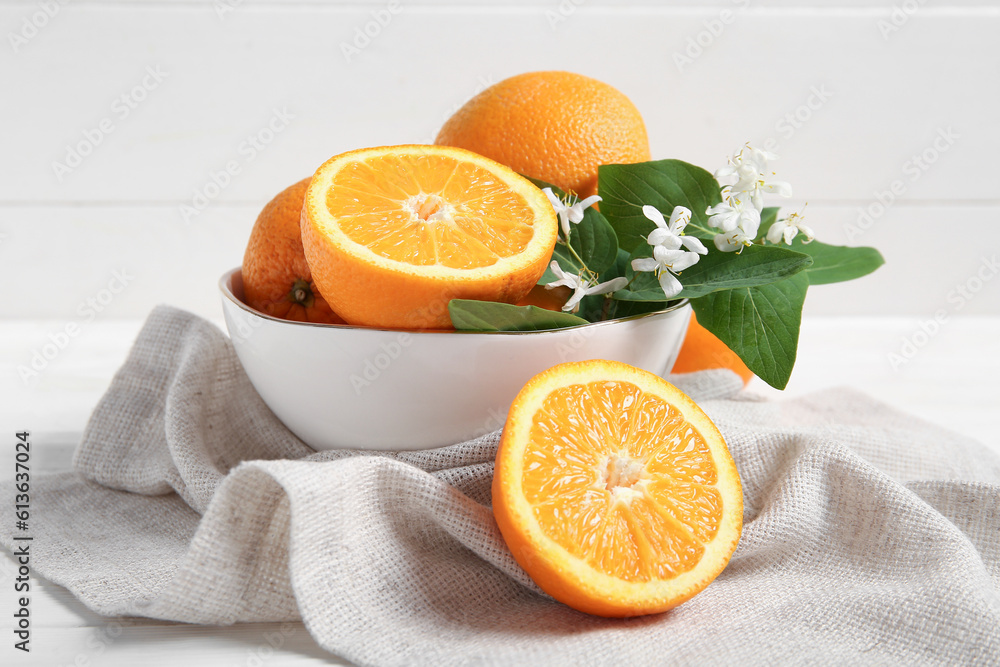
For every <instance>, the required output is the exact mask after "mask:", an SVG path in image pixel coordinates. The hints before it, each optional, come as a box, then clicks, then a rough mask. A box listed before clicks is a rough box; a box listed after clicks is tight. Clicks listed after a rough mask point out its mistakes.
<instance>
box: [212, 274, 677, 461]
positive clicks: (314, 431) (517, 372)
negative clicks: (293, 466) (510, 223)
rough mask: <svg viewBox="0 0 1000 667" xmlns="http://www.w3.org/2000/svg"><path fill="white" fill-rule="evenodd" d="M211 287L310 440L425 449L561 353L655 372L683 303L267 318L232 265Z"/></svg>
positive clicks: (261, 379)
mask: <svg viewBox="0 0 1000 667" xmlns="http://www.w3.org/2000/svg"><path fill="white" fill-rule="evenodd" d="M219 287H220V288H221V289H222V307H223V312H224V314H225V318H226V326H227V327H228V329H229V335H230V337H231V338H232V341H233V346H234V347H235V348H236V354H237V355H238V356H239V359H240V362H241V363H242V364H243V368H244V369H245V370H246V372H247V375H248V376H249V377H250V381H251V382H252V383H253V386H254V387H255V388H256V389H257V391H258V392H259V393H260V395H261V397H262V398H263V399H264V402H265V403H267V405H268V406H269V407H270V408H271V410H273V411H274V413H275V414H276V415H277V416H278V418H279V419H281V421H282V422H284V423H285V425H286V426H287V427H288V428H289V429H291V430H292V432H294V433H295V434H296V435H297V436H299V437H300V438H301V439H302V440H303V441H304V442H306V443H307V444H308V445H310V446H311V447H313V448H314V449H318V450H323V449H380V450H402V449H426V448H432V447H442V446H444V445H451V444H454V443H458V442H463V441H465V440H469V439H470V438H474V437H476V436H480V435H483V434H485V433H489V432H490V431H493V430H495V429H498V428H500V427H502V426H503V423H504V419H505V417H506V414H507V409H508V408H509V407H510V403H511V401H513V400H514V397H515V396H516V395H517V392H518V391H520V389H521V387H523V386H524V384H525V383H526V382H527V381H528V380H529V379H530V378H531V377H533V376H534V375H536V374H537V373H540V372H541V371H543V370H545V369H547V368H550V367H552V366H554V365H556V364H558V363H562V362H564V361H582V360H585V359H612V360H616V361H621V362H624V363H627V364H632V365H633V366H638V367H639V368H643V369H645V370H648V371H650V372H653V373H656V374H658V375H663V374H665V373H666V372H668V371H669V370H670V369H671V367H672V366H673V364H674V360H675V359H676V358H677V352H678V350H679V349H680V345H681V342H682V341H683V340H684V333H685V331H687V325H688V320H689V318H690V314H691V307H690V306H689V305H688V303H687V301H684V302H682V303H680V304H678V305H677V306H674V307H673V308H670V309H669V310H664V311H659V312H656V313H650V314H647V315H639V316H635V317H630V318H628V319H621V320H614V321H610V322H597V323H594V324H588V325H584V326H579V327H574V328H571V329H559V330H555V331H537V332H534V331H533V332H500V333H475V332H459V331H456V332H418V331H397V330H390V329H371V328H365V327H354V326H347V325H332V324H307V323H301V322H289V321H287V320H281V319H277V318H274V317H269V316H267V315H264V314H262V313H260V312H257V311H256V310H253V309H252V308H250V307H249V306H247V305H246V304H245V303H243V279H242V276H241V274H240V270H239V269H233V270H232V271H229V272H228V273H226V274H225V275H223V276H222V279H221V280H220V281H219Z"/></svg>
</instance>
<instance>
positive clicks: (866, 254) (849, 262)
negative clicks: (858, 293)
mask: <svg viewBox="0 0 1000 667" xmlns="http://www.w3.org/2000/svg"><path fill="white" fill-rule="evenodd" d="M791 247H792V248H794V249H795V250H796V251H797V252H801V253H804V254H806V255H809V256H810V257H812V260H813V263H812V266H810V267H808V268H807V269H806V275H807V276H808V277H809V284H810V285H826V284H828V283H841V282H844V281H845V280H854V279H855V278H860V277H861V276H867V275H868V274H869V273H871V272H872V271H874V270H875V269H877V268H878V267H880V266H882V265H883V264H885V258H884V257H882V253H880V252H879V251H878V250H876V249H875V248H867V247H860V248H852V247H850V246H843V245H828V244H826V243H820V242H819V241H812V242H810V243H802V242H801V241H799V239H798V238H796V239H795V240H794V241H792V246H791Z"/></svg>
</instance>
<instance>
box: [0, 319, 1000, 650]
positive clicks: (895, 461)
mask: <svg viewBox="0 0 1000 667" xmlns="http://www.w3.org/2000/svg"><path fill="white" fill-rule="evenodd" d="M672 379H673V380H675V381H676V382H677V383H678V384H679V385H680V386H681V387H682V388H683V389H685V390H686V391H687V392H688V393H690V394H691V395H692V396H693V397H694V398H695V399H696V400H697V401H698V402H699V403H700V404H701V405H702V407H703V408H704V409H705V410H706V412H708V414H709V415H710V416H711V417H712V419H713V420H715V423H716V424H718V426H719V428H720V429H721V430H722V433H723V434H724V435H725V437H726V440H727V442H728V443H729V448H730V450H731V451H732V453H733V456H734V457H735V459H736V464H737V466H738V467H739V471H740V475H741V476H742V479H743V485H744V487H743V491H744V496H745V508H746V509H745V516H744V521H745V525H744V529H743V536H742V539H741V541H740V544H739V548H738V549H737V551H736V554H735V555H734V556H733V559H732V561H731V562H730V564H729V567H728V568H727V569H726V570H725V571H724V572H723V573H722V574H721V575H720V576H719V578H718V579H716V580H715V582H714V583H712V584H711V585H710V586H709V587H708V588H707V589H706V590H705V591H704V592H702V593H701V594H699V595H698V596H697V597H695V598H694V599H692V600H690V601H689V602H687V603H685V604H683V605H681V606H680V607H678V608H676V609H674V610H672V611H670V612H668V613H666V614H661V615H656V616H647V617H638V618H631V619H604V618H597V617H593V616H588V615H586V614H582V613H579V612H576V611H574V610H572V609H570V608H568V607H565V606H563V605H562V604H559V603H557V602H554V601H553V600H551V599H550V598H548V597H546V596H544V595H542V594H541V593H540V592H539V590H538V589H537V588H536V587H535V586H534V584H533V583H532V582H531V580H530V579H528V578H527V577H526V576H525V574H524V573H523V572H522V571H521V569H520V568H519V567H518V566H517V564H516V563H515V562H514V560H513V559H512V557H511V555H510V553H509V552H508V551H507V549H506V547H505V546H504V543H503V540H502V539H501V537H500V534H499V532H498V530H497V528H496V525H495V524H494V522H493V517H492V514H491V512H490V482H491V475H492V470H493V457H494V454H495V450H496V443H497V439H498V437H499V433H493V434H490V435H487V436H484V437H482V438H480V439H478V440H474V441H471V442H466V443H462V444H456V445H454V446H451V447H447V448H444V449H438V450H433V451H422V452H411V453H399V454H378V453H372V452H325V453H319V454H317V453H315V452H313V451H312V450H310V449H309V448H308V447H307V446H305V445H304V444H303V443H302V442H301V441H299V440H298V439H297V438H296V437H295V436H293V435H292V434H291V433H290V432H289V431H288V430H287V429H286V428H285V427H284V426H283V425H282V424H281V422H279V421H278V419H277V418H276V417H274V415H273V414H272V413H271V412H270V411H269V410H268V409H267V407H266V406H265V405H264V404H263V402H262V401H261V399H260V398H259V397H258V395H257V394H256V393H255V391H254V390H253V388H252V387H251V385H250V383H249V381H248V380H247V378H246V376H245V375H244V373H243V370H242V368H241V367H240V364H239V362H238V360H237V359H236V356H235V354H234V353H233V349H232V347H231V345H230V343H229V340H228V338H226V336H225V335H224V334H223V333H222V332H220V331H219V330H218V329H217V328H216V327H214V326H213V325H212V324H210V323H208V322H206V321H204V320H201V319H199V318H197V317H195V316H193V315H190V314H187V313H184V312H182V311H179V310H175V309H172V308H166V307H160V308H158V309H157V310H155V311H154V312H153V313H152V315H151V316H150V318H149V320H148V322H147V324H146V326H145V328H144V329H143V330H142V333H141V334H140V335H139V337H138V340H137V341H136V343H135V346H134V348H133V349H132V351H131V354H130V356H129V357H128V360H127V361H126V362H125V365H124V366H123V367H122V368H121V370H120V371H119V372H118V374H117V375H116V376H115V378H114V381H113V382H112V384H111V387H110V389H109V390H108V392H107V394H106V395H105V396H104V398H103V399H102V400H101V402H100V404H99V405H98V407H97V409H96V411H95V412H94V415H93V417H92V418H91V421H90V423H89V425H88V427H87V430H86V432H85V434H84V437H83V442H82V444H81V445H80V448H79V450H78V452H77V455H76V460H75V468H76V471H75V472H70V473H65V474H58V475H52V476H49V477H43V478H38V479H36V480H35V481H34V482H33V493H32V522H31V533H32V535H33V536H34V541H33V542H32V551H33V560H32V566H33V567H34V569H35V572H36V573H38V574H40V575H41V576H44V577H46V578H48V579H51V580H52V581H54V582H57V583H59V584H62V585H63V586H65V587H67V588H68V589H69V590H70V591H72V592H73V593H74V594H75V595H76V596H77V597H78V598H79V599H80V600H81V601H82V602H83V603H84V604H86V605H87V606H88V607H90V608H91V609H93V610H94V611H96V612H98V613H101V614H108V615H137V616H148V617H152V618H159V619H170V620H175V621H184V622H188V623H204V624H217V625H226V624H230V623H239V622H247V621H279V620H292V619H300V618H301V619H302V621H304V623H305V625H306V627H307V628H308V630H309V632H310V633H311V634H312V636H313V637H314V638H315V639H316V641H317V642H319V644H320V645H322V646H323V647H324V648H326V649H327V650H329V651H331V652H332V653H334V654H336V655H338V656H341V657H343V658H346V659H348V660H351V661H354V662H356V663H358V664H362V665H457V664H463V665H464V664H516V665H527V664H551V665H603V664H608V665H611V664H614V665H625V664H635V665H647V664H690V665H736V664H738V665H757V664H760V665H765V664H766V665H771V664H794V665H797V664H829V665H843V664H865V665H875V664H900V665H916V664H965V665H973V664H976V665H980V664H994V665H995V664H1000V595H998V584H1000V460H998V457H997V456H995V455H993V454H991V453H990V452H989V451H988V450H987V449H986V448H985V447H983V446H981V445H979V444H977V443H975V442H972V441H969V440H967V439H965V438H963V437H961V436H958V435H955V434H953V433H950V432H948V431H945V430H943V429H940V428H938V427H935V426H932V425H930V424H927V423H925V422H922V421H920V420H919V419H916V418H914V417H911V416H908V415H904V414H900V413H898V412H896V411H894V410H892V409H890V408H888V407H886V406H884V405H881V404H879V403H876V402H875V401H873V400H871V399H870V398H867V397H865V396H863V395H860V394H857V393H854V392H852V391H846V390H833V391H826V392H823V393H819V394H815V395H812V396H808V397H806V398H800V399H796V400H786V401H779V402H770V401H764V400H760V399H758V398H754V397H753V396H752V395H750V394H748V393H747V392H743V391H742V390H741V389H742V387H741V384H740V382H739V380H738V379H737V378H736V376H735V375H733V374H731V373H728V372H725V371H716V372H706V373H697V374H692V375H688V376H674V377H673V378H672ZM483 381H484V382H485V381H488V378H484V379H483ZM386 410H387V411H391V410H392V406H386ZM331 428H335V425H332V426H331ZM13 495H14V491H13V489H12V488H11V487H10V485H9V484H7V485H4V486H3V488H2V489H0V498H7V499H8V502H7V503H5V504H4V510H3V512H4V513H9V512H10V511H11V510H10V509H8V508H10V507H11V502H9V499H11V498H12V497H13ZM13 524H14V520H13V517H12V516H5V517H4V519H3V520H2V522H0V541H2V542H3V544H4V545H6V546H7V547H8V548H10V547H11V544H12V541H11V528H12V526H13Z"/></svg>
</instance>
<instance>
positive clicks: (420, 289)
mask: <svg viewBox="0 0 1000 667" xmlns="http://www.w3.org/2000/svg"><path fill="white" fill-rule="evenodd" d="M384 148H386V149H390V150H392V149H399V150H406V149H408V148H421V147H408V146H400V147H384ZM431 148H434V149H437V147H431ZM371 150H381V149H359V150H357V151H350V152H348V153H345V154H343V155H340V156H335V157H334V158H331V159H330V160H329V161H328V162H327V164H330V163H332V162H334V161H335V160H338V159H342V158H349V157H351V156H354V155H364V154H367V153H369V152H370V151H371ZM444 150H451V149H444ZM470 157H472V158H474V159H477V160H482V157H481V156H478V155H476V156H472V155H470ZM325 166H326V165H324V166H322V167H320V170H319V171H322V170H323V169H324V168H325ZM495 167H496V168H498V169H502V170H503V171H505V172H506V171H507V169H506V168H504V167H503V166H502V165H499V164H497V165H495ZM319 171H317V173H319ZM510 176H511V177H512V178H513V179H515V180H516V181H518V182H519V183H520V184H521V185H523V186H525V187H527V188H530V191H531V192H533V193H537V194H538V195H540V196H541V197H544V195H541V193H540V191H538V190H537V188H535V187H534V186H533V185H532V184H531V183H530V182H529V181H527V180H526V179H523V178H522V177H520V176H519V175H517V174H513V173H511V174H510ZM314 189H315V188H314ZM327 196H328V195H327V193H325V192H323V193H316V194H315V197H314V194H313V193H312V191H310V193H309V195H308V196H307V198H306V201H305V203H304V205H303V209H302V213H301V233H302V243H303V246H304V249H305V256H306V257H307V258H308V260H309V266H310V267H311V269H312V275H313V279H314V280H315V284H316V286H317V287H318V289H319V292H320V293H322V294H325V295H326V296H327V299H328V301H330V302H331V303H332V304H333V307H334V308H335V309H336V311H337V312H338V313H340V314H341V315H342V316H343V317H344V319H345V320H346V321H347V322H348V323H349V324H352V325H357V326H367V327H376V328H387V329H418V330H454V327H453V325H452V322H451V316H450V314H449V312H448V302H449V301H450V300H451V299H475V300H480V301H497V302H501V303H510V304H515V303H517V302H518V301H519V300H520V299H521V298H522V297H523V296H524V295H525V294H527V293H528V292H530V291H531V289H532V287H533V286H534V285H535V284H536V283H537V282H538V279H539V278H541V276H542V274H544V273H545V269H546V267H547V266H548V263H549V261H550V259H551V255H552V248H553V247H554V246H555V241H556V234H557V231H556V230H557V225H558V223H557V221H556V216H555V213H554V211H552V208H551V206H550V205H548V203H547V201H546V203H545V208H544V219H540V220H538V221H536V224H537V225H538V229H539V231H538V234H540V237H539V238H542V239H547V241H540V243H544V244H545V247H544V248H541V249H540V250H537V251H536V252H537V257H535V258H533V259H530V261H529V260H528V257H527V256H525V265H524V266H522V267H521V268H520V269H518V270H516V271H513V272H510V273H507V274H505V275H500V276H493V277H489V278H477V277H467V276H462V275H454V276H450V277H441V276H427V275H417V274H414V273H408V272H405V271H396V272H393V271H386V270H384V269H381V268H377V267H376V268H373V265H372V264H371V263H370V262H369V261H368V260H366V259H365V258H363V257H361V256H359V255H358V254H356V253H351V252H345V251H344V250H343V249H342V248H340V247H338V246H337V244H336V243H335V242H334V241H332V240H331V239H330V238H329V237H328V236H327V235H326V234H324V233H323V232H322V231H320V230H319V229H318V228H317V223H316V219H318V217H319V214H318V213H316V212H313V211H312V209H311V207H316V208H319V207H322V206H324V205H325V204H324V202H325V201H326V197H327ZM539 201H541V200H539ZM550 212H551V214H550Z"/></svg>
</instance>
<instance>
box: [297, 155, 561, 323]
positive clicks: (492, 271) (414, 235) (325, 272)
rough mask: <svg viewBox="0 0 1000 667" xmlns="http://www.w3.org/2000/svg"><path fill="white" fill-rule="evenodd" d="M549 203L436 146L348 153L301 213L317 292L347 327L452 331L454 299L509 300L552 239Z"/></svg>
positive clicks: (315, 184) (515, 178)
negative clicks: (450, 307) (450, 311)
mask: <svg viewBox="0 0 1000 667" xmlns="http://www.w3.org/2000/svg"><path fill="white" fill-rule="evenodd" d="M556 228H557V223H556V217H555V212H554V211H553V210H552V206H551V205H550V204H549V203H548V200H547V199H546V197H545V195H544V194H542V192H541V191H540V190H539V189H538V188H536V187H535V186H534V185H533V184H531V182H530V181H528V180H527V179H525V178H523V177H521V176H519V175H518V174H516V173H514V172H513V171H511V170H510V169H508V168H506V167H504V166H502V165H500V164H497V163H496V162H493V161H492V160H489V159H487V158H484V157H482V156H480V155H477V154H475V153H471V152H469V151H465V150H462V149H457V148H448V147H444V146H388V147H382V148H369V149H363V150H359V151H352V152H350V153H345V154H343V155H339V156H337V157H334V158H332V159H330V160H328V161H327V162H326V163H325V164H324V165H323V166H321V167H320V168H319V170H318V171H317V172H316V174H315V175H314V176H313V180H312V183H311V184H310V187H309V190H308V192H307V193H306V201H305V205H304V207H303V212H302V239H303V245H304V248H305V252H306V258H307V259H308V261H309V266H310V267H311V268H312V273H313V275H314V276H315V280H316V284H317V285H318V287H319V290H320V292H321V293H322V294H323V295H324V297H325V298H326V299H327V300H328V301H329V302H330V303H331V304H335V305H334V308H335V309H336V310H337V312H338V313H340V314H341V315H342V316H343V317H344V319H346V320H347V321H348V322H350V323H351V324H362V325H369V326H383V327H402V328H450V326H451V320H450V318H449V317H448V311H447V305H448V301H449V300H450V299H453V298H465V299H480V300H486V301H503V302H506V303H516V302H518V301H519V300H520V299H521V298H522V297H524V295H525V294H527V293H528V292H529V291H530V290H531V288H532V287H533V286H534V283H535V282H537V280H538V278H540V277H541V275H542V273H544V271H545V265H546V263H547V262H548V260H549V257H550V255H551V254H552V249H553V247H554V246H555V241H556Z"/></svg>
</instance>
